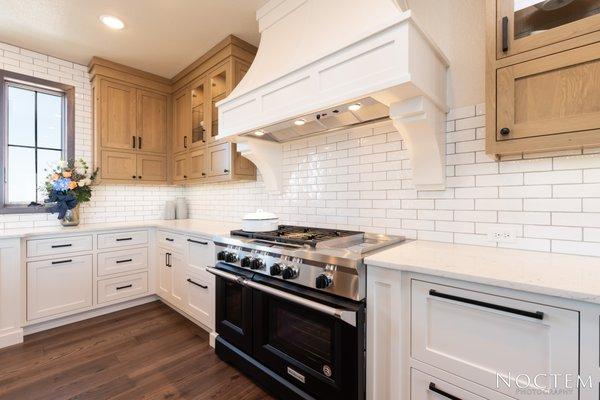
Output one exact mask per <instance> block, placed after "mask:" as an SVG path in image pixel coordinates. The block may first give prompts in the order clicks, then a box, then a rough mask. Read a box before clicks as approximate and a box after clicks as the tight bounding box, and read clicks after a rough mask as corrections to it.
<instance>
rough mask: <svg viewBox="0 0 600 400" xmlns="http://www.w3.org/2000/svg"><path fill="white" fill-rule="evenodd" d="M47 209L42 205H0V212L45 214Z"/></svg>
mask: <svg viewBox="0 0 600 400" xmlns="http://www.w3.org/2000/svg"><path fill="white" fill-rule="evenodd" d="M48 212H49V211H48V209H47V208H46V207H44V206H39V207H28V206H4V207H0V214H47V213H48Z"/></svg>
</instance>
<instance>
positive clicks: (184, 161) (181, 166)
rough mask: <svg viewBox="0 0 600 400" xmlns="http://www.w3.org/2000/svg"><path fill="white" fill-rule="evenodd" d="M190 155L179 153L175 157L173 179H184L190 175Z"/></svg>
mask: <svg viewBox="0 0 600 400" xmlns="http://www.w3.org/2000/svg"><path fill="white" fill-rule="evenodd" d="M187 166H188V155H187V154H185V153H184V154H178V155H176V156H175V157H173V180H174V181H184V180H185V179H186V178H187V175H188V167H187Z"/></svg>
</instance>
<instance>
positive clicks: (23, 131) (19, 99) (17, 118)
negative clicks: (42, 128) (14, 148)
mask: <svg viewBox="0 0 600 400" xmlns="http://www.w3.org/2000/svg"><path fill="white" fill-rule="evenodd" d="M8 144H12V145H20V146H35V92H34V91H32V90H25V89H20V88H17V87H14V86H9V87H8Z"/></svg>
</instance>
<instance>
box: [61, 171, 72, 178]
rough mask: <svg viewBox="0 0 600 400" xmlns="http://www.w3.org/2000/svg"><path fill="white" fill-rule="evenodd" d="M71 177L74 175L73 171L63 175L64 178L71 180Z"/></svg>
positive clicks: (65, 172)
mask: <svg viewBox="0 0 600 400" xmlns="http://www.w3.org/2000/svg"><path fill="white" fill-rule="evenodd" d="M71 175H73V173H72V172H71V171H64V172H63V173H62V176H64V177H65V178H70V177H71Z"/></svg>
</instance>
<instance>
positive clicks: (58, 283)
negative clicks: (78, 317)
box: [27, 255, 93, 320]
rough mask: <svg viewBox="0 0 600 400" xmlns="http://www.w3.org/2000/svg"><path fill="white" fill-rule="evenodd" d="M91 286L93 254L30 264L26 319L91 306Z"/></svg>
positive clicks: (59, 313)
mask: <svg viewBox="0 0 600 400" xmlns="http://www.w3.org/2000/svg"><path fill="white" fill-rule="evenodd" d="M92 284H93V283H92V256H91V255H86V256H76V257H73V256H65V257H63V258H55V259H51V260H44V261H35V262H29V263H27V319H28V320H35V319H38V318H44V317H49V316H52V315H65V314H69V313H71V312H74V311H81V310H84V309H87V308H89V307H91V306H92V292H93V289H92Z"/></svg>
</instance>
